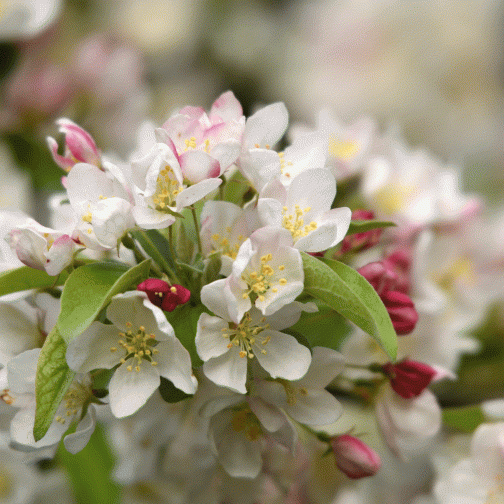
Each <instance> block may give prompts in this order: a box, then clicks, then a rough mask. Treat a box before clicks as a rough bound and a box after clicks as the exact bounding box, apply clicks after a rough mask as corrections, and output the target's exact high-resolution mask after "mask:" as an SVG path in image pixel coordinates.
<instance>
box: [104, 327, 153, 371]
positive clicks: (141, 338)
mask: <svg viewBox="0 0 504 504" xmlns="http://www.w3.org/2000/svg"><path fill="white" fill-rule="evenodd" d="M126 326H127V327H131V326H132V324H131V322H126ZM119 338H120V339H119V341H118V343H119V346H120V347H122V348H123V349H124V351H125V355H124V357H122V358H121V359H119V362H120V363H121V364H125V363H126V361H127V360H128V359H133V361H132V363H130V364H129V365H128V366H127V368H126V369H127V370H128V371H133V369H135V371H136V372H137V373H138V372H139V371H140V366H141V364H142V361H144V360H146V361H148V362H150V364H151V366H157V362H156V361H155V360H153V358H152V357H153V355H155V354H157V353H159V350H156V349H155V348H154V346H156V345H157V341H156V335H155V334H147V333H146V332H145V327H144V326H140V327H139V328H138V330H137V331H136V332H134V331H132V330H131V329H129V330H128V331H126V332H120V333H119ZM117 350H118V348H117V347H110V351H111V352H117ZM135 361H136V364H135Z"/></svg>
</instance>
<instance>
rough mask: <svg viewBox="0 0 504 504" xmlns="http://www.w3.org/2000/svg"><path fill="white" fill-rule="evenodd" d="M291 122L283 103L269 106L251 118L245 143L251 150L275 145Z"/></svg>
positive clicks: (248, 121) (244, 137)
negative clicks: (256, 147)
mask: <svg viewBox="0 0 504 504" xmlns="http://www.w3.org/2000/svg"><path fill="white" fill-rule="evenodd" d="M288 122H289V113H288V112H287V109H286V107H285V105H284V104H283V103H281V102H278V103H273V104H271V105H268V106H266V107H264V108H262V109H261V110H259V111H257V112H256V113H255V114H253V115H252V116H250V117H249V118H248V119H247V122H246V123H245V132H244V134H243V142H244V144H245V145H246V146H247V147H248V148H249V149H251V148H254V147H255V146H256V145H258V146H259V147H262V148H264V147H266V146H267V145H268V146H271V147H273V145H275V144H276V143H277V142H278V141H279V140H280V138H282V135H283V134H284V132H285V130H286V129H287V125H288Z"/></svg>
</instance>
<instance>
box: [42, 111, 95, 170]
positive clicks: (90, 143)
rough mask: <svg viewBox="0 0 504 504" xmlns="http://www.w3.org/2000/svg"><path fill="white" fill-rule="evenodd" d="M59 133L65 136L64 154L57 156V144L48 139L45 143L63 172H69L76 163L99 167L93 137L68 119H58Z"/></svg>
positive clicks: (52, 139)
mask: <svg viewBox="0 0 504 504" xmlns="http://www.w3.org/2000/svg"><path fill="white" fill-rule="evenodd" d="M56 124H57V125H58V126H59V131H60V132H61V133H64V134H65V149H64V154H63V155H62V156H61V155H59V154H58V144H57V142H56V140H54V138H51V137H48V138H47V143H48V145H49V149H50V150H51V154H52V157H53V159H54V161H55V162H56V164H57V165H58V166H60V167H61V168H63V169H64V170H65V171H70V170H71V169H72V167H73V166H74V165H75V164H77V163H89V164H92V165H95V166H98V167H100V166H101V156H100V152H99V151H98V148H97V147H96V143H95V141H94V140H93V137H92V136H91V135H90V134H89V133H88V132H87V131H86V130H84V129H83V128H81V127H80V126H79V125H77V124H75V123H74V122H73V121H70V119H58V120H57V121H56Z"/></svg>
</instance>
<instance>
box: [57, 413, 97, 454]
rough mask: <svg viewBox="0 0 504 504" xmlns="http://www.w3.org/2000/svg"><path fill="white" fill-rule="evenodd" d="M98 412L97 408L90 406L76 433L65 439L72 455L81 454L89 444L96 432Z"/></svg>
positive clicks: (65, 443) (64, 441)
mask: <svg viewBox="0 0 504 504" xmlns="http://www.w3.org/2000/svg"><path fill="white" fill-rule="evenodd" d="M95 425H96V412H95V407H94V406H93V405H92V404H90V405H89V407H88V410H87V413H86V415H85V416H84V418H83V419H82V420H81V421H80V422H79V423H78V424H77V429H76V430H75V432H74V433H72V434H68V436H65V438H64V439H63V444H64V445H65V448H66V449H67V451H68V452H70V453H78V452H80V451H81V450H82V449H83V448H84V447H85V446H86V445H87V444H88V442H89V439H90V438H91V435H92V434H93V432H94V430H95Z"/></svg>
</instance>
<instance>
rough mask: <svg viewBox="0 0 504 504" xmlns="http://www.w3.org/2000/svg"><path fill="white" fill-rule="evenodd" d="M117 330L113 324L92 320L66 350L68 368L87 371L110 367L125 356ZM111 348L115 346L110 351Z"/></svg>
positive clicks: (80, 371)
mask: <svg viewBox="0 0 504 504" xmlns="http://www.w3.org/2000/svg"><path fill="white" fill-rule="evenodd" d="M119 339H121V338H120V337H119V330H118V329H117V327H115V326H113V325H106V324H102V323H101V322H93V323H92V324H91V325H90V326H89V327H88V328H87V329H86V330H85V331H84V332H83V333H82V334H80V335H79V336H77V337H76V338H74V339H73V340H72V341H71V342H70V343H69V344H68V348H67V351H66V360H67V363H68V366H69V367H70V369H73V370H74V371H77V372H78V373H87V372H89V371H91V370H93V369H100V368H103V369H112V368H113V367H114V366H115V365H116V364H118V363H119V359H120V358H121V357H124V356H125V352H124V350H122V349H121V346H120V345H119V343H118V341H119ZM111 348H117V350H116V351H111Z"/></svg>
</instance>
